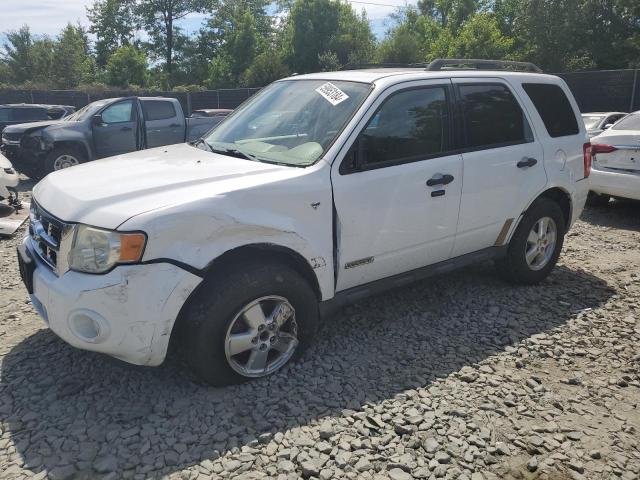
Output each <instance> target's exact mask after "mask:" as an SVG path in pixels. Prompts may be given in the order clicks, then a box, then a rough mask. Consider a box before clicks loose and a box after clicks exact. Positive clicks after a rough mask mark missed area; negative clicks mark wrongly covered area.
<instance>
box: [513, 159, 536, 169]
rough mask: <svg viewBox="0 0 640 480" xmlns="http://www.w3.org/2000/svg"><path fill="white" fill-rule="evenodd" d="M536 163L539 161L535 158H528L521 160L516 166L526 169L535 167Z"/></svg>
mask: <svg viewBox="0 0 640 480" xmlns="http://www.w3.org/2000/svg"><path fill="white" fill-rule="evenodd" d="M536 163H538V160H536V159H535V158H531V157H527V158H523V159H522V160H520V161H519V162H518V163H516V165H517V167H518V168H526V167H533V166H534V165H535V164H536Z"/></svg>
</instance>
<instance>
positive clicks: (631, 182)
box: [590, 168, 640, 200]
mask: <svg viewBox="0 0 640 480" xmlns="http://www.w3.org/2000/svg"><path fill="white" fill-rule="evenodd" d="M590 189H591V191H592V192H595V193H598V194H600V195H611V196H612V197H622V198H630V199H632V200H640V171H639V172H638V173H631V172H614V171H611V170H601V169H598V168H593V169H592V170H591V186H590Z"/></svg>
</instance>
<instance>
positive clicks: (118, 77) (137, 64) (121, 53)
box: [106, 45, 147, 88]
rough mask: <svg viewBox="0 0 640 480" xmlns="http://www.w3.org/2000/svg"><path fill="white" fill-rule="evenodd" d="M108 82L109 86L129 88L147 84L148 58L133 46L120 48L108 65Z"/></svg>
mask: <svg viewBox="0 0 640 480" xmlns="http://www.w3.org/2000/svg"><path fill="white" fill-rule="evenodd" d="M106 80H107V82H108V83H109V85H114V86H118V87H122V88H127V87H129V85H139V86H144V85H145V84H146V83H147V57H146V56H145V55H144V53H142V52H140V51H139V50H137V49H136V48H135V47H133V46H131V45H127V46H124V47H120V48H119V49H118V50H116V51H115V53H114V54H113V55H111V57H109V61H108V63H107V71H106Z"/></svg>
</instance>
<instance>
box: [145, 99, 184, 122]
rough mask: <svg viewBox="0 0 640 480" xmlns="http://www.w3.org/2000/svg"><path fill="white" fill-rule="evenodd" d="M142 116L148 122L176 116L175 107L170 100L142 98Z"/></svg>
mask: <svg viewBox="0 0 640 480" xmlns="http://www.w3.org/2000/svg"><path fill="white" fill-rule="evenodd" d="M142 111H143V112H144V118H145V120H147V121H148V122H151V121H153V120H167V119H169V118H173V117H175V116H176V109H175V107H174V106H173V103H172V102H165V101H162V100H144V101H143V102H142Z"/></svg>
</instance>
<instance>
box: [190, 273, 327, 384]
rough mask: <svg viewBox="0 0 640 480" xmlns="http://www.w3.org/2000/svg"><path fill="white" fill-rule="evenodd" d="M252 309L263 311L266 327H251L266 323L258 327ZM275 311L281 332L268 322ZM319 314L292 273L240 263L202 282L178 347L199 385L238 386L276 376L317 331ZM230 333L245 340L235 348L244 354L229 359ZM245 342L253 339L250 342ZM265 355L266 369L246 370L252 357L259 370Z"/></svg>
mask: <svg viewBox="0 0 640 480" xmlns="http://www.w3.org/2000/svg"><path fill="white" fill-rule="evenodd" d="M256 302H259V305H257V304H256ZM256 305H257V308H259V309H260V311H262V312H263V313H264V316H265V318H264V320H265V321H266V325H267V326H265V327H261V326H258V327H257V328H256V323H259V324H261V325H265V323H260V322H262V320H259V317H260V315H259V314H258V313H257V312H258V311H259V310H256ZM287 305H288V306H287ZM289 307H290V308H291V309H292V310H293V312H291V311H290V310H289ZM277 308H279V309H280V310H279V311H281V312H282V313H283V316H282V318H283V319H285V320H284V321H283V323H282V325H281V328H280V329H277V328H276V327H274V323H276V322H269V320H270V317H271V316H272V315H274V311H275V309H277ZM242 312H244V313H245V314H242ZM287 312H288V313H289V316H288V317H286V315H287ZM318 316H319V314H318V300H317V298H316V295H315V293H314V291H313V290H312V289H311V287H310V286H309V284H308V283H307V282H306V280H305V279H304V278H303V277H302V276H301V275H300V274H298V272H296V271H295V270H294V269H292V268H290V267H288V266H286V265H282V264H277V263H265V264H248V265H241V266H237V267H236V268H235V269H233V270H232V271H230V272H221V273H220V274H219V275H218V276H215V277H213V278H210V279H207V280H205V281H204V283H203V284H202V286H201V287H200V288H199V290H198V292H196V294H195V296H194V298H193V299H192V301H190V303H189V306H188V310H187V315H186V318H185V321H186V323H185V325H184V328H185V331H184V337H183V340H182V346H183V347H184V348H185V352H186V357H187V361H188V362H189V364H190V366H191V367H192V369H193V370H194V371H195V373H196V374H197V375H198V376H199V377H200V378H201V379H202V380H203V381H204V382H206V383H208V384H210V385H213V386H219V387H220V386H225V385H231V384H236V383H241V382H244V381H247V380H250V379H252V378H258V377H263V376H268V375H270V374H272V373H275V371H277V370H279V369H281V368H282V367H284V365H286V364H288V363H289V362H290V361H292V360H295V359H296V358H298V357H299V356H300V355H301V354H302V352H303V351H304V350H305V348H306V347H308V345H309V344H310V342H311V340H312V338H313V336H314V334H315V332H316V330H317V327H318ZM285 317H286V318H285ZM248 318H250V319H252V321H253V323H254V325H253V327H252V326H251V325H250V324H249V322H248V321H247V319H248ZM256 319H258V320H256ZM260 328H262V330H259V329H260ZM231 335H236V336H237V337H236V338H241V337H243V338H245V341H244V343H240V345H242V346H243V348H248V350H244V351H242V352H240V353H237V354H235V355H234V353H233V351H232V350H231V348H232V347H231V346H232V342H231V340H230V338H231ZM292 336H294V337H297V342H295V341H293V339H292ZM276 337H277V338H276ZM249 338H251V339H252V340H253V341H252V342H251V343H250V344H249V343H248V339H249ZM274 338H275V340H274ZM228 339H229V340H228ZM256 339H257V341H256ZM296 343H297V345H296ZM233 345H238V344H236V343H234V344H233ZM265 345H266V347H264V350H262V348H263V346H265ZM291 347H293V350H291ZM280 349H282V350H284V349H286V352H281V351H280ZM239 350H241V349H239ZM264 351H266V352H267V353H266V355H267V357H268V360H269V363H268V364H267V365H266V366H265V369H263V370H260V368H258V369H257V370H256V369H252V368H250V364H251V365H253V364H252V360H251V359H252V355H255V356H256V359H257V360H256V361H255V362H254V363H255V364H256V365H257V366H258V367H259V366H260V358H264V357H261V355H265V354H264ZM285 357H286V358H285Z"/></svg>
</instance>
